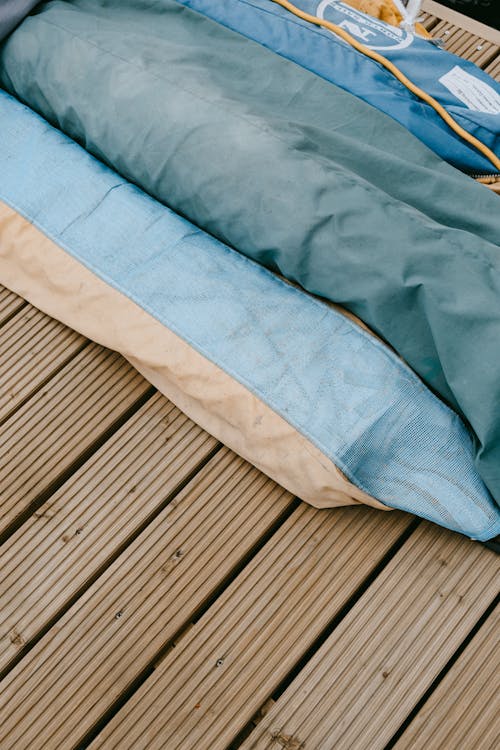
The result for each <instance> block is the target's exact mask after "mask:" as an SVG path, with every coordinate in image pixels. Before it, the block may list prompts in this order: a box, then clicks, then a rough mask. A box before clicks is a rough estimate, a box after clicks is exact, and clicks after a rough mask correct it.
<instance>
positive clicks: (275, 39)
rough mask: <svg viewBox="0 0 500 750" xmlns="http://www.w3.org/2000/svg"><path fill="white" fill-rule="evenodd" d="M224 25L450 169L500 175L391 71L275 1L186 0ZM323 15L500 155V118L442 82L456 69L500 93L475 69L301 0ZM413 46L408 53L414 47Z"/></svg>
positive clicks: (358, 17)
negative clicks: (365, 108) (361, 105)
mask: <svg viewBox="0 0 500 750" xmlns="http://www.w3.org/2000/svg"><path fill="white" fill-rule="evenodd" d="M179 2H180V3H181V4H182V5H186V6H189V7H190V8H192V9H193V10H195V11H198V12H200V13H202V14H204V15H206V16H208V17H210V18H212V19H214V20H215V21H217V22H218V23H221V24H223V25H224V26H227V27H228V28H230V29H233V30H234V31H238V32H240V33H241V34H243V35H244V36H247V37H249V38H250V39H253V40H255V41H257V42H260V43H261V44H263V45H264V46H265V47H268V48H269V49H272V50H274V51H275V52H277V53H279V54H280V55H282V56H283V57H286V58H288V59H289V60H293V61H294V62H296V63H298V64H299V65H301V66H302V67H304V68H307V69H308V70H310V71H312V72H313V73H316V74H318V75H319V76H321V77H322V78H325V79H326V80H328V81H331V82H332V83H334V84H335V85H337V86H339V87H340V88H343V89H345V90H346V91H350V92H351V93H352V94H355V95H356V96H358V97H359V98H361V99H363V100H364V101H366V102H368V104H371V105H373V106H374V107H377V109H380V110H381V111H382V112H385V113H386V114H388V115H390V116H391V117H393V118H394V119H395V120H397V121H398V122H399V123H401V124H402V125H404V126H405V127H406V128H407V129H408V130H409V131H410V132H412V133H413V135H415V136H416V137H417V138H419V139H420V140H421V141H423V142H424V143H425V144H426V145H427V146H429V148H431V149H432V150H433V151H434V152H435V153H437V154H439V155H440V156H441V157H442V158H443V159H445V160H446V161H447V162H449V163H450V164H453V165H454V166H456V167H458V168H459V169H461V170H462V171H464V172H468V173H471V174H476V173H477V174H482V173H485V174H486V173H487V174H491V173H493V172H494V171H495V170H494V167H493V166H492V164H491V162H490V161H489V160H488V159H486V157H484V156H483V155H482V154H481V153H480V152H479V151H477V150H476V149H475V148H474V147H473V146H470V145H469V144H467V143H466V142H465V141H464V140H463V139H461V138H459V137H458V136H457V135H455V133H454V132H453V131H452V130H451V129H450V128H449V127H448V126H447V125H446V123H445V122H444V121H443V120H442V119H441V117H439V115H438V114H437V113H436V112H435V111H434V110H433V109H432V107H430V106H429V105H428V104H425V103H424V102H422V101H420V100H419V99H417V97H415V96H414V95H413V94H411V92H410V91H408V89H407V88H406V87H404V86H403V85H402V84H401V83H400V82H399V81H398V80H397V79H396V78H395V77H394V76H393V75H391V74H390V73H389V72H388V71H387V70H385V68H383V67H382V66H381V65H379V64H378V63H376V62H374V61H373V60H370V59H369V58H367V57H365V56H363V55H361V54H360V53H359V52H357V51H356V50H355V49H354V48H352V47H351V46H349V45H348V44H346V43H345V42H343V41H342V40H341V39H339V38H338V37H336V36H335V35H334V34H332V33H331V32H330V31H328V30H327V29H323V28H320V27H317V26H313V25H312V24H309V23H307V22H306V21H302V20H301V19H300V18H297V17H296V16H294V15H292V14H291V13H289V12H288V11H287V10H285V9H284V8H282V7H281V6H279V5H276V3H273V2H272V0H231V2H225V3H221V2H220V1H219V0H179ZM293 4H294V5H296V6H297V7H299V8H300V9H301V10H304V11H305V12H307V13H310V14H312V15H320V16H321V17H323V18H325V19H326V20H328V21H332V22H333V23H336V24H340V25H342V24H344V27H345V29H346V31H348V32H349V33H351V34H352V35H353V36H354V37H357V38H358V39H359V41H361V42H362V43H363V44H366V45H368V46H373V47H374V48H376V49H377V51H379V52H380V54H382V55H384V56H385V57H387V58H388V59H390V60H392V62H394V63H395V64H396V65H397V66H398V67H399V68H400V69H401V70H402V72H403V73H405V74H406V75H407V76H408V78H410V79H411V80H412V81H413V82H414V83H416V84H417V85H418V86H420V87H421V88H422V89H424V91H426V92H427V93H429V94H431V96H433V97H434V98H435V99H437V100H438V101H439V102H440V103H441V104H442V105H443V106H444V107H445V108H446V109H447V110H448V112H449V113H450V114H451V115H453V117H454V118H455V120H456V121H457V122H458V124H459V125H461V126H462V127H463V128H464V129H465V130H467V131H468V132H469V133H471V134H472V135H474V136H475V137H476V138H479V140H481V141H482V142H483V143H484V144H486V145H487V146H488V147H489V148H490V149H491V150H492V151H493V152H494V153H497V154H500V114H489V113H485V112H476V111H474V110H472V109H469V108H468V107H467V106H466V105H465V104H464V103H463V102H462V101H461V100H460V99H458V98H457V97H456V96H454V95H453V94H452V93H451V92H450V91H449V90H448V89H447V88H446V87H445V86H444V85H443V84H442V83H440V82H439V79H440V78H441V77H442V76H443V75H444V74H446V73H448V72H449V71H450V70H451V69H452V68H454V67H455V66H459V67H460V68H461V69H462V70H465V71H467V73H469V74H471V75H473V76H474V77H475V78H477V79H479V80H480V81H483V82H485V83H486V84H488V85H489V86H491V87H492V88H493V89H494V90H495V91H496V92H497V94H498V95H499V96H500V86H499V84H497V83H496V82H495V81H494V80H493V79H492V78H491V77H490V76H489V75H488V74H487V73H484V72H483V71H482V70H481V69H480V68H478V67H477V66H476V65H474V64H473V63H469V62H467V61H466V60H463V59H461V58H459V57H457V56H456V55H453V54H451V53H450V52H446V51H445V50H441V49H439V48H438V47H436V46H434V45H433V44H430V43H429V42H426V41H425V40H423V39H421V38H419V37H417V36H414V35H409V34H408V33H407V32H403V31H401V30H399V29H396V28H394V27H393V26H389V25H388V24H386V23H384V22H383V21H379V20H378V19H372V18H369V17H368V16H366V15H365V14H363V13H360V12H359V11H357V10H355V9H354V8H351V7H350V6H346V5H344V4H343V3H340V2H338V0H331V2H326V3H325V2H319V1H318V0H293ZM406 45H407V46H406Z"/></svg>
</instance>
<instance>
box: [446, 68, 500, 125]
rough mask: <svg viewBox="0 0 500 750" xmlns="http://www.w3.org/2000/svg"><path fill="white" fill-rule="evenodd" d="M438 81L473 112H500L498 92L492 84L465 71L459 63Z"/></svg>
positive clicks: (492, 113) (495, 113)
mask: <svg viewBox="0 0 500 750" xmlns="http://www.w3.org/2000/svg"><path fill="white" fill-rule="evenodd" d="M439 82H440V83H442V84H443V86H445V87H446V88H447V89H448V91H451V93H452V94H453V96H456V97H457V99H460V101H461V102H463V103H464V104H465V105H466V106H467V107H468V108H469V109H472V110H473V111H474V112H487V113H488V114H490V115H498V114H500V94H498V93H497V92H496V91H495V89H494V88H493V87H492V86H490V85H489V84H487V83H485V82H484V81H481V80H480V79H479V78H476V77H475V76H473V75H471V74H470V73H467V71H466V70H464V69H463V68H461V67H460V66H459V65H455V67H454V68H452V69H451V70H450V71H448V73H445V74H444V76H441V78H440V79H439Z"/></svg>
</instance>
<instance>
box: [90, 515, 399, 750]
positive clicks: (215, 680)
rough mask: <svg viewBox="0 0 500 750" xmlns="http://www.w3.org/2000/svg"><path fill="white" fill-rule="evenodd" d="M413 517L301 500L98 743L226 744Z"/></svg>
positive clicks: (103, 745) (136, 745) (208, 746)
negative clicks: (326, 508)
mask: <svg viewBox="0 0 500 750" xmlns="http://www.w3.org/2000/svg"><path fill="white" fill-rule="evenodd" d="M409 522H410V518H409V517H408V516H404V515H403V514H396V513H391V514H384V513H380V512H379V511H374V510H372V509H369V508H342V509H337V510H335V511H333V512H332V511H330V512H329V511H318V510H315V509H313V508H311V507H308V506H305V505H301V507H300V508H298V509H297V510H296V511H295V513H294V514H293V515H292V516H291V517H290V518H289V519H288V521H287V522H286V523H285V524H284V525H283V527H282V528H281V529H280V531H279V532H278V533H276V534H275V535H274V536H273V538H272V539H271V540H270V542H269V543H268V544H267V545H266V546H265V547H264V548H263V549H262V550H261V552H260V553H259V555H257V556H256V558H255V559H254V560H253V561H252V563H251V564H250V565H249V566H248V567H247V569H246V570H245V571H243V573H242V574H241V575H240V576H239V577H238V578H237V579H236V580H235V581H234V582H233V584H232V585H231V586H230V587H229V588H228V589H226V591H225V592H224V593H223V594H222V595H221V596H220V598H219V599H218V600H217V601H216V603H215V604H214V605H213V606H212V607H211V608H210V609H209V610H208V611H207V612H206V614H205V615H204V616H203V617H202V618H201V619H200V620H199V621H198V622H197V623H196V624H195V625H194V626H193V627H192V628H191V630H190V631H189V632H188V633H187V634H186V636H185V638H184V639H183V640H182V641H181V643H179V644H177V645H176V648H175V649H173V650H171V651H170V652H169V653H168V654H167V655H166V657H165V658H164V660H163V661H162V662H161V663H160V664H159V666H158V668H157V669H156V671H155V673H154V674H153V675H152V676H151V677H150V678H149V679H148V680H147V681H146V682H145V683H144V684H143V685H142V686H141V688H140V689H139V690H138V691H137V692H136V693H135V695H134V696H133V697H132V698H131V700H130V701H129V702H128V703H127V704H126V705H125V706H124V707H123V708H122V710H121V711H120V712H119V713H118V714H116V715H115V717H114V718H113V719H112V720H111V721H110V723H109V724H108V725H107V726H106V727H105V728H104V729H103V730H102V732H101V734H100V735H99V736H98V737H97V738H96V740H95V742H94V743H92V745H91V746H90V747H91V748H92V750H95V749H96V748H98V747H99V748H110V747H113V748H127V749H128V748H130V747H133V748H134V749H137V750H138V749H139V748H146V747H147V748H148V750H154V749H156V748H169V750H170V749H171V750H173V748H189V749H191V748H194V747H196V748H197V750H203V749H205V748H206V750H209V749H210V750H215V749H216V748H217V749H218V748H225V747H226V746H227V744H228V742H231V741H232V740H233V738H234V736H235V735H236V734H238V732H240V731H241V729H242V728H243V727H244V726H245V724H246V723H247V722H248V721H249V720H250V719H251V717H252V716H253V714H254V713H255V712H256V710H257V709H258V708H259V706H260V705H262V703H263V702H264V701H265V700H266V699H267V698H268V696H269V695H270V694H271V693H272V692H273V690H275V689H276V687H277V686H278V685H279V683H280V681H281V680H282V679H283V678H284V677H285V676H286V675H287V674H288V673H289V671H290V670H291V669H292V668H293V667H294V666H295V665H296V664H297V662H298V661H299V660H300V658H302V657H303V655H304V653H305V652H306V651H307V649H308V648H309V647H310V646H311V644H313V643H314V641H315V639H316V638H317V637H318V636H319V635H320V634H321V632H322V631H323V629H324V628H325V627H326V626H327V625H328V624H329V623H330V622H331V621H332V619H333V618H335V617H336V616H337V615H338V613H339V612H340V611H341V609H342V608H343V607H344V606H345V605H346V603H347V602H348V601H349V599H350V598H351V597H352V595H353V594H354V592H356V590H357V589H358V587H359V586H360V585H361V584H362V583H363V581H364V580H365V579H366V577H367V575H369V573H370V572H371V571H372V570H373V569H374V567H375V566H376V565H377V564H379V563H380V561H381V559H382V558H383V557H384V555H386V554H387V552H388V550H389V549H390V547H391V546H392V545H393V544H394V542H395V541H396V540H397V539H398V538H399V537H400V535H401V534H402V532H403V531H404V530H405V529H406V528H407V527H408V524H409ZM332 747H333V746H332Z"/></svg>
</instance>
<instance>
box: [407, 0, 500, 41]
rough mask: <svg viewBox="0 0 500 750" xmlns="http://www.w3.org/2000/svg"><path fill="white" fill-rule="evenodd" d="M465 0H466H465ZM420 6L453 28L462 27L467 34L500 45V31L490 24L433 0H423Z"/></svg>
mask: <svg viewBox="0 0 500 750" xmlns="http://www.w3.org/2000/svg"><path fill="white" fill-rule="evenodd" d="M466 1H467V0H466ZM422 8H423V10H424V11H425V13H431V14H434V16H436V17H437V18H439V20H440V21H446V22H447V23H450V24H453V25H454V27H455V28H460V29H463V30H464V31H467V32H468V33H469V34H472V35H476V36H479V37H481V38H484V39H487V40H488V41H490V42H493V43H494V44H498V45H500V31H497V30H496V29H492V28H491V27H490V26H486V24H484V23H481V22H480V21H476V20H475V19H473V18H469V16H466V15H464V14H463V13H458V12H457V11H456V10H453V9H452V8H448V6H446V5H441V3H438V2H434V0H423V3H422Z"/></svg>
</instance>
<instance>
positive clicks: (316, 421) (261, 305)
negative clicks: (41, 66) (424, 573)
mask: <svg viewBox="0 0 500 750" xmlns="http://www.w3.org/2000/svg"><path fill="white" fill-rule="evenodd" d="M0 122H1V123H2V139H1V140H0V199H1V200H2V201H4V202H5V203H7V204H8V205H10V206H11V207H12V208H14V209H15V210H16V211H18V212H19V213H20V214H22V215H23V216H25V217H26V218H27V219H29V220H30V221H31V222H32V223H33V224H35V225H36V226H37V227H39V228H40V229H41V230H42V231H43V232H44V233H45V234H46V235H47V236H48V237H50V238H51V239H52V240H53V241H54V242H56V243H57V245H59V246H60V247H62V248H63V249H64V250H65V251H66V252H68V253H69V254H70V255H72V256H73V257H74V258H75V259H77V260H78V261H80V262H81V263H82V264H83V265H85V266H86V267H87V268H89V269H90V270H91V271H93V272H94V273H95V274H96V275H97V276H99V278H101V279H103V280H104V281H105V282H106V283H108V284H110V285H111V286H112V287H113V288H115V289H117V290H119V291H120V292H122V293H123V294H125V295H127V297H129V298H130V299H131V300H133V301H134V302H136V303H137V304H138V305H140V306H141V307H142V308H143V309H144V310H146V311H148V312H149V313H150V314H151V315H153V316H154V317H155V318H156V319H157V320H159V321H160V322H161V323H162V324H163V325H165V326H167V327H168V328H169V329H170V330H172V331H174V332H175V333H176V334H177V335H179V336H180V337H182V338H183V339H184V340H185V341H187V342H188V343H189V344H190V345H191V346H193V347H194V348H195V349H196V350H197V351H198V352H200V353H201V354H203V355H204V356H205V357H207V358H208V359H209V360H210V361H212V362H214V363H215V364H217V365H218V366H219V367H221V368H222V369H223V370H225V371H226V372H227V373H228V374H230V375H231V376H232V377H233V378H235V379H236V380H238V381H239V382H240V383H242V384H243V385H244V386H246V387H247V388H248V389H249V390H251V391H252V392H253V393H254V394H255V395H257V396H258V397H259V398H260V399H261V400H262V401H263V402H265V403H266V404H268V405H269V406H270V407H271V408H272V409H274V410H275V411H276V412H277V413H278V414H280V415H281V416H282V417H284V418H285V419H286V420H287V421H288V422H289V423H290V424H291V425H293V426H294V427H295V428H296V429H297V430H298V431H299V432H301V433H302V434H304V435H305V436H306V437H308V438H309V440H310V441H311V442H312V443H314V445H316V446H317V447H318V448H319V449H320V450H321V451H323V453H324V454H325V455H327V456H328V457H329V458H330V459H331V460H332V461H333V462H334V463H335V464H336V465H337V466H339V468H340V469H341V470H342V471H344V473H345V474H346V475H347V476H348V477H349V479H350V480H351V481H352V482H354V484H356V485H357V486H358V487H360V488H361V489H363V490H365V491H366V492H368V493H369V494H371V495H373V496H375V497H377V498H378V499H379V500H381V501H382V502H383V503H385V504H387V505H390V506H392V507H395V508H401V509H404V510H407V511H410V512H412V513H417V514H418V515H420V516H422V517H424V518H427V519H429V520H431V521H435V522H437V523H439V524H441V525H444V526H447V527H449V528H450V529H453V530H456V531H460V532H462V533H464V534H467V535H468V536H471V537H472V538H475V539H480V540H486V539H490V538H492V537H494V536H496V535H497V534H498V533H499V532H500V510H499V509H498V507H497V506H496V504H495V503H494V501H493V500H492V498H491V496H490V495H489V493H488V491H487V489H486V487H485V486H484V484H483V482H482V480H481V479H480V477H479V475H478V473H477V472H476V470H475V467H474V463H473V452H472V443H471V439H470V437H469V434H468V432H467V431H466V429H465V427H464V426H463V424H462V422H461V421H460V419H459V418H458V416H457V415H455V414H454V413H453V412H452V411H451V410H450V409H448V408H447V407H446V406H445V405H444V404H443V403H442V402H441V401H439V400H438V399H437V398H436V397H435V396H434V395H433V394H432V393H431V392H430V391H429V390H428V389H426V388H425V386H424V385H423V384H422V383H421V381H420V380H419V379H418V378H417V377H416V376H415V375H414V373H413V372H412V371H411V370H410V369H409V368H408V367H406V366H405V365H404V364H403V363H402V362H401V361H400V360H399V359H398V358H397V357H396V356H395V355H394V354H393V353H392V352H391V351H390V350H389V349H388V348H387V347H385V346H384V345H382V344H381V343H380V342H379V341H377V340H376V339H374V338H373V337H372V336H370V335H369V334H368V333H366V332H365V331H363V330H362V329H361V328H359V327H358V326H357V325H355V324H354V323H352V322H351V321H350V320H349V319H347V318H345V317H344V316H343V315H341V314H340V313H338V312H336V311H335V310H332V309H331V308H329V307H327V306H326V305H325V304H323V303H321V302H319V301H318V300H316V299H314V298H313V297H310V296H309V295H306V294H304V293H303V292H301V291H299V290H296V289H294V288H293V287H290V286H289V285H288V284H286V283H284V282H282V281H281V280H280V279H279V278H277V277H276V276H274V275H273V274H272V273H271V272H269V271H268V270H266V269H265V268H262V267H261V266H259V265H257V264H256V263H254V262H253V261H251V260H249V259H247V258H245V257H244V256H242V255H240V254H239V253H237V252H235V251H233V250H231V249H230V248H228V247H227V246H225V245H223V244H222V243H220V242H218V241H217V240H215V239H214V238H213V237H211V236H210V235H208V234H206V233H204V232H202V231H201V230H199V229H198V228H197V227H195V226H194V225H193V224H191V223H190V222H188V221H186V220H184V219H182V218H181V217H179V216H178V215H177V214H175V213H174V212H173V211H171V210H169V209H168V208H166V207H164V206H163V205H161V204H160V203H158V202H157V201H155V200H154V199H152V198H150V197H149V196H147V195H146V194H145V193H143V192H142V191H141V190H139V189H138V188H136V187H135V186H133V185H132V184H130V183H128V182H126V181H124V180H123V179H122V178H120V177H119V176H118V175H117V174H116V173H115V172H113V171H112V170H110V169H108V168H107V167H105V166H104V165H102V164H101V163H100V162H99V161H97V160H96V159H94V158H93V157H92V156H90V155H89V154H88V153H87V152H86V151H85V150H84V149H82V148H81V147H80V146H79V145H77V144H76V143H75V142H74V141H72V140H71V139H69V138H68V137H66V136H65V135H63V134H62V133H61V132H60V131H58V130H56V129H54V128H52V127H51V126H49V125H48V124H47V123H46V121H45V120H43V119H42V118H40V117H39V116H38V115H35V114H34V113H33V112H32V111H31V110H29V109H28V108H27V107H25V106H23V105H21V104H20V103H19V102H17V101H16V100H14V99H12V98H11V97H10V96H8V95H7V94H5V93H3V92H0ZM0 251H1V242H0Z"/></svg>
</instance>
